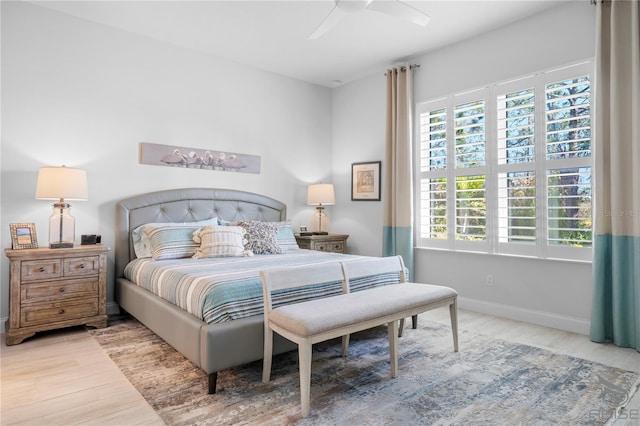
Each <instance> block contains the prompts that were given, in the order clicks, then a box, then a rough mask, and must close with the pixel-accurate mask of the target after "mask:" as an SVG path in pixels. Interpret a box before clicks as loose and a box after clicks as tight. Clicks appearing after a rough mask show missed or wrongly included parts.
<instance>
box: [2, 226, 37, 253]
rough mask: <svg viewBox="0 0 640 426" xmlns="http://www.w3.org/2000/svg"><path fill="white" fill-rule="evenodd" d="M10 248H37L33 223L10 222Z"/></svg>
mask: <svg viewBox="0 0 640 426" xmlns="http://www.w3.org/2000/svg"><path fill="white" fill-rule="evenodd" d="M9 229H10V230H11V248H12V249H14V250H22V249H34V248H38V236H37V235H36V224H35V223H10V224H9Z"/></svg>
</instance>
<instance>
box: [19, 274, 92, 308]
mask: <svg viewBox="0 0 640 426" xmlns="http://www.w3.org/2000/svg"><path fill="white" fill-rule="evenodd" d="M98 284H99V283H98V280H97V279H85V280H83V279H80V280H68V281H59V282H56V283H51V282H47V283H41V284H40V283H38V284H35V283H34V284H24V285H22V286H21V288H20V292H21V295H20V296H21V297H20V301H21V303H22V306H25V305H30V304H33V303H37V302H46V301H55V300H56V299H66V298H74V297H75V298H77V297H91V296H95V295H96V294H98Z"/></svg>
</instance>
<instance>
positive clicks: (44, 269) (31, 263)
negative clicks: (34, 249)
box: [20, 259, 62, 282]
mask: <svg viewBox="0 0 640 426" xmlns="http://www.w3.org/2000/svg"><path fill="white" fill-rule="evenodd" d="M20 269H21V271H20V275H21V276H22V281H23V282H25V281H44V280H50V279H52V278H60V277H61V276H62V260H61V259H43V260H27V261H24V262H22V265H21V268H20Z"/></svg>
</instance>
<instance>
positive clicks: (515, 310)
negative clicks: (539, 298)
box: [458, 297, 590, 336]
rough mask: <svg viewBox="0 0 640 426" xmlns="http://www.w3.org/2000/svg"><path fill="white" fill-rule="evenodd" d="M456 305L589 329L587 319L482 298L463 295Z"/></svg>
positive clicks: (581, 330) (574, 329) (555, 325)
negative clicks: (487, 300) (502, 303)
mask: <svg viewBox="0 0 640 426" xmlns="http://www.w3.org/2000/svg"><path fill="white" fill-rule="evenodd" d="M458 307H459V308H460V309H466V310H469V311H474V312H480V313H483V314H488V315H494V316H497V317H503V318H508V319H512V320H516V321H522V322H528V323H531V324H536V325H542V326H545V327H551V328H557V329H559V330H564V331H570V332H572V333H579V334H584V335H587V336H588V335H589V330H590V322H589V320H588V319H583V318H575V317H569V316H566V315H560V314H556V313H552V312H545V311H537V310H533V309H526V308H520V307H517V306H510V305H501V304H499V303H492V302H485V301H483V300H477V299H468V298H465V297H458Z"/></svg>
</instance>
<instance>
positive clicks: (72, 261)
mask: <svg viewBox="0 0 640 426" xmlns="http://www.w3.org/2000/svg"><path fill="white" fill-rule="evenodd" d="M63 271H64V276H65V277H77V276H83V275H98V272H99V271H100V258H99V257H98V256H87V257H71V258H69V259H64V268H63Z"/></svg>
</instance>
